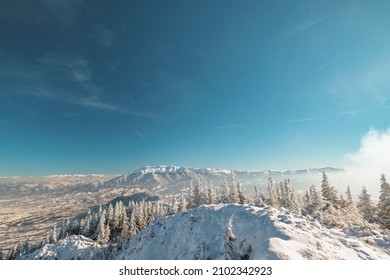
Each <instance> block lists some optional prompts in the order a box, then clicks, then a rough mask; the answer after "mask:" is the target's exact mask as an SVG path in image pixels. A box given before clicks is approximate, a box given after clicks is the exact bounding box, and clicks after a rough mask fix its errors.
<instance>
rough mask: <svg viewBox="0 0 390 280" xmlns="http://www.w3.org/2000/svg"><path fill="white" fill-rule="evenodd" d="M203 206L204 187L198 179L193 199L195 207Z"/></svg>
mask: <svg viewBox="0 0 390 280" xmlns="http://www.w3.org/2000/svg"><path fill="white" fill-rule="evenodd" d="M201 204H202V185H201V182H200V179H199V178H197V180H196V182H195V184H194V199H193V206H192V207H197V206H199V205H201Z"/></svg>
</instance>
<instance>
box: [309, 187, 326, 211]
mask: <svg viewBox="0 0 390 280" xmlns="http://www.w3.org/2000/svg"><path fill="white" fill-rule="evenodd" d="M311 191H312V193H313V208H312V213H313V214H316V213H318V211H322V210H323V209H324V207H325V205H326V204H325V202H324V198H323V197H322V193H321V192H319V191H317V190H316V188H315V186H312V189H311Z"/></svg>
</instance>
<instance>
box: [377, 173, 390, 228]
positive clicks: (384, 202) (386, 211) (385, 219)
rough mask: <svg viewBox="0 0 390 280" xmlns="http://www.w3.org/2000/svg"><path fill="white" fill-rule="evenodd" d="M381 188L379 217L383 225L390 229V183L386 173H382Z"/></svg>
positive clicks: (378, 207)
mask: <svg viewBox="0 0 390 280" xmlns="http://www.w3.org/2000/svg"><path fill="white" fill-rule="evenodd" d="M380 181H381V189H380V196H379V202H378V206H377V209H378V219H379V221H380V223H381V224H383V226H385V227H386V228H389V229H390V185H389V183H387V181H386V177H385V175H384V174H382V175H381V179H380Z"/></svg>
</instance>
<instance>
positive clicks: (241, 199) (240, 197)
mask: <svg viewBox="0 0 390 280" xmlns="http://www.w3.org/2000/svg"><path fill="white" fill-rule="evenodd" d="M237 199H238V200H237V202H238V203H239V204H245V201H246V198H245V196H244V193H243V191H242V189H241V184H240V182H238V183H237Z"/></svg>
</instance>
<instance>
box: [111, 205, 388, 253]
mask: <svg viewBox="0 0 390 280" xmlns="http://www.w3.org/2000/svg"><path fill="white" fill-rule="evenodd" d="M178 229H180V230H178ZM227 235H229V236H227ZM229 239H230V240H229ZM389 241H390V240H389V238H388V237H387V236H379V235H378V236H376V237H375V238H373V237H366V238H358V237H356V236H352V235H347V234H346V233H344V232H342V231H341V230H340V229H327V228H326V227H324V226H322V225H321V224H320V223H319V222H318V221H316V220H310V219H308V218H307V217H304V216H294V215H293V214H292V213H290V212H289V211H286V210H277V209H274V208H259V207H255V206H245V205H223V204H220V205H210V206H201V207H198V208H194V209H191V210H190V211H188V212H186V213H178V214H176V215H174V216H169V217H167V218H164V219H161V220H159V221H157V222H155V223H154V224H152V225H150V226H148V227H147V228H145V229H144V230H142V231H141V232H140V233H139V234H138V235H136V236H135V237H134V238H132V239H131V240H130V242H129V244H128V246H127V249H126V250H124V251H122V252H121V253H120V254H119V255H118V256H117V257H116V258H117V259H138V260H143V259H152V260H153V259H171V260H174V259H180V260H186V259H296V260H297V259H317V260H320V259H390V255H389V249H390V243H389ZM380 242H381V243H383V242H385V243H386V242H387V245H386V247H385V249H383V244H381V246H382V248H379V246H376V245H375V244H376V243H380ZM370 244H372V245H370Z"/></svg>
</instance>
